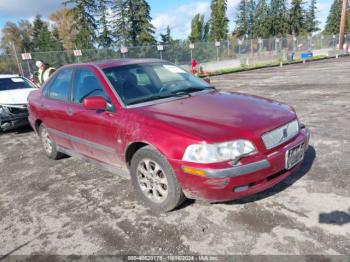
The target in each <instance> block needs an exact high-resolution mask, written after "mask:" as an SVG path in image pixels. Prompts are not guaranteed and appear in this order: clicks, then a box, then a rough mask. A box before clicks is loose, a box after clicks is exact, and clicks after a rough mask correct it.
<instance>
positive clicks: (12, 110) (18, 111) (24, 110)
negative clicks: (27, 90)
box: [7, 107, 28, 115]
mask: <svg viewBox="0 0 350 262" xmlns="http://www.w3.org/2000/svg"><path fill="white" fill-rule="evenodd" d="M7 109H8V110H9V112H10V113H11V114H14V115H17V114H24V113H27V112H28V110H27V108H18V107H8V108H7Z"/></svg>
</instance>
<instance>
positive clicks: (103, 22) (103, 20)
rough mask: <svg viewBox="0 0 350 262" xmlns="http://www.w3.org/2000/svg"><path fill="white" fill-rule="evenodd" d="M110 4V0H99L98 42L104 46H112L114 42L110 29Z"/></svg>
mask: <svg viewBox="0 0 350 262" xmlns="http://www.w3.org/2000/svg"><path fill="white" fill-rule="evenodd" d="M109 5H110V1H108V0H99V1H98V16H99V19H98V21H97V24H98V27H99V31H100V34H99V36H98V44H99V46H102V47H105V48H106V47H110V46H111V44H112V33H111V31H110V26H109V22H108V20H107V16H108V14H107V9H108V7H109Z"/></svg>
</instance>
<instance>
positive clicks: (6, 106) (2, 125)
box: [0, 75, 37, 131]
mask: <svg viewBox="0 0 350 262" xmlns="http://www.w3.org/2000/svg"><path fill="white" fill-rule="evenodd" d="M36 89H37V88H36V86H35V85H34V84H33V83H32V82H30V81H29V80H28V79H27V78H25V77H21V76H18V75H0V131H8V130H11V129H14V128H18V127H21V126H24V125H28V110H27V103H28V102H27V99H28V95H29V93H30V92H31V91H33V90H36Z"/></svg>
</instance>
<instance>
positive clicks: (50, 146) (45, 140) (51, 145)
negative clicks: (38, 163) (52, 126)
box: [39, 124, 64, 160]
mask: <svg viewBox="0 0 350 262" xmlns="http://www.w3.org/2000/svg"><path fill="white" fill-rule="evenodd" d="M39 136H40V141H41V145H42V147H43V149H44V152H45V154H46V155H47V157H48V158H50V159H54V160H56V159H60V158H62V157H63V156H64V154H62V153H61V152H58V151H57V145H56V143H55V141H54V140H53V139H52V138H51V136H50V134H49V132H48V130H47V127H46V126H45V125H44V124H41V125H40V127H39Z"/></svg>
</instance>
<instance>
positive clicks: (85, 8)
mask: <svg viewBox="0 0 350 262" xmlns="http://www.w3.org/2000/svg"><path fill="white" fill-rule="evenodd" d="M64 4H66V5H67V4H73V8H72V9H71V12H72V14H73V16H74V19H75V21H76V23H74V24H73V25H72V27H71V30H72V31H76V32H77V33H76V36H75V40H74V43H75V45H76V47H77V48H82V49H89V48H93V46H94V42H95V40H96V33H95V32H96V29H97V23H96V19H95V17H94V14H95V13H96V5H95V1H94V0H67V1H66V2H64Z"/></svg>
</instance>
